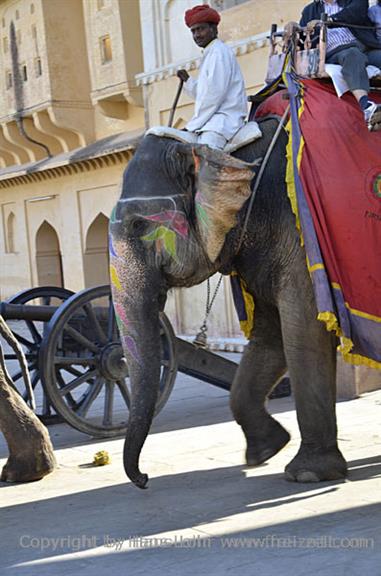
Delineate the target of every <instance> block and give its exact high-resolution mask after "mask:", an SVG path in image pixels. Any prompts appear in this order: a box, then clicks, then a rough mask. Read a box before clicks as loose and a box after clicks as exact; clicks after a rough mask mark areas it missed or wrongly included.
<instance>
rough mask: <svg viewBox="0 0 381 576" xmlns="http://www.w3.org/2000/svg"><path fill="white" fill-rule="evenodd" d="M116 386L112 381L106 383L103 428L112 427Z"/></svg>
mask: <svg viewBox="0 0 381 576" xmlns="http://www.w3.org/2000/svg"><path fill="white" fill-rule="evenodd" d="M114 390H115V384H114V382H111V381H110V380H107V381H106V388H105V404H104V413H103V426H112V409H113V404H114Z"/></svg>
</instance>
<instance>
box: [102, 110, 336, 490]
mask: <svg viewBox="0 0 381 576" xmlns="http://www.w3.org/2000/svg"><path fill="white" fill-rule="evenodd" d="M276 127H277V122H276V121H275V120H274V119H267V120H263V121H262V122H261V129H262V132H263V137H262V138H261V139H260V140H259V141H256V142H254V143H253V144H250V145H248V146H246V147H245V148H243V149H241V150H240V151H239V152H237V154H236V155H237V157H239V159H236V158H232V157H229V156H227V155H226V154H224V153H222V152H219V151H215V150H211V149H210V148H208V147H205V146H201V147H200V146H196V147H193V148H192V147H190V146H189V145H186V144H182V143H179V142H175V141H173V140H169V139H165V138H158V137H156V136H154V135H147V136H146V137H145V138H144V139H143V140H142V142H141V144H140V146H139V147H138V149H137V151H136V153H135V156H134V158H133V159H132V161H131V162H130V164H129V166H128V168H127V170H126V171H125V174H124V177H123V186H122V194H121V198H120V200H119V201H118V203H117V205H116V207H115V209H114V212H113V215H112V218H111V222H110V232H111V234H110V257H111V280H112V290H113V299H114V306H115V310H116V314H117V319H118V325H119V329H120V332H121V337H122V342H123V346H124V350H125V354H126V357H127V359H128V364H129V370H130V377H131V383H132V398H131V409H130V417H129V423H128V429H127V434H126V441H125V446H124V466H125V470H126V473H127V475H128V476H129V478H130V479H131V480H132V481H133V482H134V483H135V484H136V485H137V486H139V487H141V488H143V487H145V485H146V483H147V480H148V477H147V475H146V474H143V473H141V472H140V470H139V455H140V452H141V449H142V447H143V444H144V442H145V439H146V437H147V434H148V432H149V428H150V425H151V422H152V418H153V414H154V407H155V402H156V399H157V396H158V387H159V373H160V343H159V320H158V315H159V311H160V310H162V309H163V308H164V304H165V300H166V293H167V291H168V289H169V288H172V287H175V286H193V285H195V284H198V283H200V282H202V281H203V280H205V279H206V278H208V277H209V276H211V275H212V274H214V273H215V272H217V271H219V270H222V271H223V272H225V273H228V272H229V271H231V270H233V269H234V270H235V271H236V272H238V274H239V275H240V276H241V277H242V278H243V280H244V281H245V283H246V285H247V289H248V291H249V292H250V293H251V294H252V295H253V297H254V300H255V324H254V328H253V330H252V334H251V337H250V341H249V343H248V345H247V346H246V349H245V352H244V354H243V357H242V361H241V364H240V367H239V368H238V370H237V374H236V377H235V380H234V382H233V385H232V389H231V408H232V411H233V414H234V417H235V419H236V421H237V422H238V424H240V426H241V427H242V430H243V432H244V434H245V437H246V442H247V448H246V461H247V464H249V465H258V464H261V463H262V462H264V461H265V460H267V459H269V458H271V456H273V455H274V454H276V453H277V452H278V451H279V450H280V449H281V448H282V447H283V446H284V445H285V444H286V443H287V442H288V440H289V434H288V432H287V431H286V430H284V428H283V427H282V426H281V425H280V424H279V423H278V422H277V421H276V420H275V419H274V418H273V417H272V416H270V415H269V413H268V412H267V410H266V407H265V401H266V398H267V396H268V394H269V393H270V391H271V390H272V388H273V387H274V385H275V383H276V382H277V381H278V379H279V378H280V377H281V376H282V375H283V374H284V373H285V372H286V370H288V372H289V375H290V379H291V383H292V388H293V392H294V396H295V402H296V410H297V417H298V423H299V427H300V432H301V437H302V441H301V446H300V449H299V451H298V453H297V455H296V456H295V458H294V459H293V460H292V461H291V462H290V463H289V464H288V466H287V467H286V477H287V478H288V479H290V480H296V481H302V482H312V481H320V480H331V479H337V478H342V477H344V476H345V475H346V472H347V467H346V463H345V460H344V458H343V456H342V455H341V453H340V451H339V449H338V447H337V429H336V416H335V396H336V392H335V379H336V345H337V342H336V337H335V336H334V335H332V334H331V333H329V332H327V330H326V328H325V326H324V325H323V324H322V323H321V322H319V321H318V320H317V310H316V305H315V300H314V295H313V290H312V284H311V280H310V278H309V275H308V271H307V267H306V257H305V252H304V248H303V247H301V245H300V240H299V235H298V232H297V230H296V227H295V218H294V215H293V213H292V211H291V207H290V203H289V200H288V197H287V191H286V185H285V171H286V159H285V146H286V139H287V137H286V134H285V133H284V132H282V133H281V135H280V138H279V139H278V141H277V144H276V146H275V148H274V151H273V153H272V155H271V157H270V160H269V163H268V165H267V167H266V169H265V173H264V176H263V179H262V182H261V184H260V186H259V189H258V191H257V195H256V198H255V202H254V205H253V209H252V212H251V215H250V218H249V221H248V226H247V230H246V231H245V234H244V238H243V243H242V245H241V246H240V248H239V250H238V253H237V248H238V246H239V240H240V235H241V231H242V223H243V220H244V217H245V202H246V200H247V198H248V197H249V195H250V181H251V180H252V177H253V164H249V163H251V162H253V161H254V160H255V159H258V158H262V157H263V156H264V154H265V152H266V150H267V147H268V145H269V143H270V141H271V138H272V135H273V134H274V131H275V129H276ZM246 206H247V204H246Z"/></svg>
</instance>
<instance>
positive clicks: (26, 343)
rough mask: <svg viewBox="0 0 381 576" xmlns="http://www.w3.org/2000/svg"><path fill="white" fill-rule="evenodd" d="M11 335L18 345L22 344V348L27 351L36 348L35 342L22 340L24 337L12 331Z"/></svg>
mask: <svg viewBox="0 0 381 576" xmlns="http://www.w3.org/2000/svg"><path fill="white" fill-rule="evenodd" d="M12 334H13V336H14V337H15V338H16V340H17V341H18V342H19V344H22V345H23V346H25V347H26V348H28V349H29V350H33V349H34V348H36V344H35V342H30V341H29V340H27V339H26V338H24V336H21V334H17V332H13V330H12Z"/></svg>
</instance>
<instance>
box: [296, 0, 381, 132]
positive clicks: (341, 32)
mask: <svg viewBox="0 0 381 576" xmlns="http://www.w3.org/2000/svg"><path fill="white" fill-rule="evenodd" d="M322 12H325V13H326V14H327V16H328V29H327V56H326V62H327V63H329V64H340V65H341V66H342V75H343V77H344V80H345V81H346V83H347V84H348V88H349V90H350V91H351V92H352V94H353V95H354V97H355V98H356V100H357V102H358V103H359V106H360V108H361V110H362V111H363V114H364V119H365V122H366V123H367V125H368V128H369V129H370V130H371V129H372V128H373V126H374V125H375V124H377V123H379V122H381V105H379V104H376V103H375V102H372V101H371V100H369V99H368V92H369V78H368V74H367V71H366V66H367V64H372V65H373V66H377V67H378V68H380V69H381V44H380V42H379V40H378V39H377V37H376V33H375V28H374V26H373V25H372V22H371V21H370V20H369V18H368V0H314V1H313V2H310V4H308V5H307V6H306V7H305V8H304V9H303V12H302V17H301V19H300V26H303V27H305V26H307V28H310V29H312V28H313V27H314V26H315V25H316V23H317V21H319V20H320V19H321V13H322ZM335 22H337V23H338V25H337V26H336V27H335ZM342 24H347V26H342ZM356 24H357V25H360V26H361V27H359V28H356V26H355V25H356ZM366 27H368V28H366Z"/></svg>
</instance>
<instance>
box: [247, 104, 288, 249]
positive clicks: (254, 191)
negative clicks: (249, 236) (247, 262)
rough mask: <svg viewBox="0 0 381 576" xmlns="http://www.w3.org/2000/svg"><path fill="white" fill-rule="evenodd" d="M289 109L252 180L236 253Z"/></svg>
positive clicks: (284, 113) (280, 121)
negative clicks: (252, 185) (253, 180)
mask: <svg viewBox="0 0 381 576" xmlns="http://www.w3.org/2000/svg"><path fill="white" fill-rule="evenodd" d="M289 110H290V105H288V106H287V108H286V110H285V111H284V112H283V116H282V118H281V119H280V120H279V124H278V126H277V129H276V130H275V133H274V136H273V137H272V140H271V142H270V146H269V147H268V148H267V151H266V154H265V157H264V159H263V162H262V164H261V167H260V169H259V172H258V176H257V178H256V180H255V182H254V187H253V191H252V193H251V196H250V200H249V204H248V207H247V210H246V216H245V220H244V223H243V226H242V232H241V236H240V239H239V242H238V248H237V251H236V254H238V252H239V251H240V249H241V247H242V244H243V240H244V237H245V234H246V230H247V225H248V222H249V218H250V214H251V210H252V208H253V204H254V200H255V196H256V193H257V190H258V188H259V185H260V183H261V181H262V177H263V173H264V171H265V169H266V166H267V163H268V161H269V159H270V156H271V153H272V151H273V150H274V146H275V144H276V143H277V140H278V138H279V134H280V132H281V130H282V128H283V126H284V123H285V120H286V118H287V114H288V112H289Z"/></svg>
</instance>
